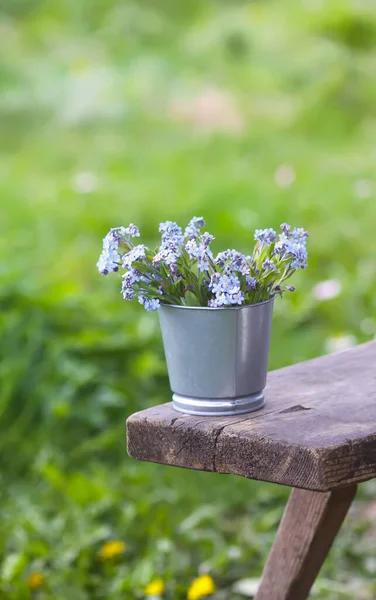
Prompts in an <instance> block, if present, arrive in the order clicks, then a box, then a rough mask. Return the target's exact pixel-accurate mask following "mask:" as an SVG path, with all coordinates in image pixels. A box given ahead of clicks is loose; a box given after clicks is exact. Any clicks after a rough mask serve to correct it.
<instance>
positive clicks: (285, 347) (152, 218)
mask: <svg viewBox="0 0 376 600" xmlns="http://www.w3.org/2000/svg"><path fill="white" fill-rule="evenodd" d="M0 6H1V20H0V38H1V41H2V53H1V56H0V68H1V71H0V83H1V99H0V112H1V122H2V134H1V162H0V169H1V185H2V193H1V200H0V202H1V219H0V229H1V236H0V256H1V266H0V269H1V271H0V272H1V293H0V303H1V311H0V328H1V337H0V340H1V341H0V352H1V357H0V358H1V360H0V390H1V392H0V419H1V435H0V448H1V454H0V456H1V458H0V460H1V475H0V477H1V491H0V494H1V525H0V597H1V598H4V599H9V600H20V599H22V600H23V599H28V598H31V597H37V598H39V599H41V600H47V599H51V600H67V599H68V598H69V599H70V600H99V599H101V600H118V599H120V598H124V599H129V600H133V599H142V598H144V597H145V592H144V589H145V586H146V585H147V584H148V583H149V582H150V581H151V580H152V579H154V578H155V577H161V578H162V579H163V580H164V582H165V585H166V591H165V594H164V598H166V599H170V600H183V599H184V598H186V594H187V589H188V587H189V585H190V583H191V581H192V579H193V578H195V577H196V576H197V575H198V574H200V573H202V572H205V571H209V572H210V573H211V575H212V577H213V579H214V581H215V584H216V586H217V589H218V591H217V592H216V594H215V595H214V596H213V598H215V600H221V599H222V600H230V599H231V600H241V598H245V597H246V598H250V597H251V595H252V586H253V587H254V584H255V581H253V580H254V579H257V578H258V577H259V576H260V574H261V570H262V565H263V562H264V560H265V557H266V555H267V552H268V549H269V546H270V544H271V541H272V538H273V536H274V531H275V528H276V525H277V523H278V520H279V518H280V515H281V511H282V507H283V504H284V502H285V500H286V498H287V495H288V490H287V489H285V488H283V487H278V486H272V485H267V484H260V483H254V482H251V481H246V480H242V479H240V478H235V477H230V476H220V475H215V474H207V473H196V472H189V471H182V470H178V469H170V468H167V467H162V466H157V465H149V464H142V463H136V462H135V461H133V460H131V459H129V458H128V457H127V455H126V450H125V428H124V423H125V419H126V417H127V416H128V415H129V414H131V413H132V412H134V411H136V410H139V409H142V408H146V407H148V406H150V405H153V404H156V403H160V402H164V401H167V400H169V398H170V392H169V387H168V381H167V375H166V367H165V362H164V357H163V351H162V347H161V338H160V334H159V329H158V321H157V315H156V314H147V313H145V312H144V311H143V309H142V308H141V307H139V306H138V305H135V306H133V305H131V304H128V303H125V302H124V301H123V300H122V299H121V296H120V293H119V289H120V287H119V286H120V282H119V280H118V278H116V277H113V278H110V277H108V278H101V277H100V276H99V275H98V274H97V272H96V268H95V263H96V261H97V258H98V256H99V253H100V251H101V240H102V237H103V236H104V235H105V234H106V233H107V231H108V229H109V228H110V227H112V226H117V225H127V224H128V223H129V222H134V223H136V224H137V225H138V226H139V227H140V229H141V232H142V235H143V240H142V241H145V243H147V244H151V245H153V244H156V243H157V237H158V233H157V230H158V223H159V222H160V221H163V220H166V219H169V220H176V221H178V222H179V223H180V224H181V225H185V224H186V222H187V221H188V220H189V219H190V218H191V217H192V216H193V215H196V216H201V215H202V216H204V217H205V218H206V220H207V225H208V229H209V231H210V232H211V233H213V234H214V235H215V236H216V241H215V243H214V249H215V250H219V249H224V248H227V247H236V248H237V249H239V250H242V251H249V249H250V247H251V244H252V236H253V230H254V229H255V228H257V227H276V228H277V227H278V226H279V224H280V223H281V222H283V221H287V222H291V223H292V224H293V225H296V226H303V227H305V228H307V229H308V230H309V232H310V239H309V253H310V261H309V268H308V270H307V271H306V272H304V273H302V274H297V275H296V277H295V280H294V283H295V285H296V287H297V292H296V293H295V294H294V295H289V296H288V297H285V298H284V299H282V300H280V301H279V302H278V303H276V310H275V317H274V326H273V342H272V348H271V357H270V366H271V368H278V367H281V366H284V365H288V364H291V363H294V362H298V361H302V360H305V359H308V358H310V357H313V356H317V355H320V354H323V353H325V352H331V351H334V350H338V349H343V348H347V347H348V346H350V345H353V344H356V343H360V342H363V341H366V340H369V339H372V338H373V337H374V335H375V331H376V320H375V308H376V297H375V292H376V281H375V272H376V261H375V251H376V236H375V223H376V203H375V191H376V187H375V186H376V180H375V159H376V145H375V134H376V77H375V73H376V6H375V5H372V3H371V2H367V1H364V2H362V1H355V0H354V1H353V2H350V1H345V0H341V1H340V0H338V1H332V0H327V1H326V2H323V1H321V0H305V1H304V2H298V1H297V0H284V2H278V1H272V0H264V1H258V2H257V1H254V2H245V1H234V2H232V3H228V2H223V1H221V0H218V1H210V0H200V1H199V0H180V1H179V2H175V1H172V0H154V1H151V0H138V1H135V0H126V1H124V0H123V1H121V0H87V1H85V2H84V1H83V0H55V1H54V2H49V1H47V0H45V1H43V0H2V1H1V2H0ZM375 492H376V486H375V485H374V484H372V483H368V484H365V485H364V486H362V489H361V492H360V494H359V495H358V497H357V502H356V504H355V506H354V508H353V510H352V512H351V514H350V516H349V518H348V520H347V523H346V527H345V528H344V530H343V531H342V533H341V535H340V536H339V538H338V540H337V542H336V545H335V547H334V548H333V550H332V552H331V555H330V558H329V560H328V561H327V563H326V565H325V566H324V568H323V570H322V573H321V576H320V578H319V580H318V581H317V583H316V585H315V587H314V590H313V592H312V597H315V598H319V599H330V600H337V599H338V600H341V599H344V600H345V599H347V598H357V600H372V599H373V598H375V597H376V584H375V575H376V548H375V544H374V535H375V533H376V531H375V515H376V504H375ZM111 540H112V541H113V540H118V541H123V542H124V543H125V544H126V549H125V552H124V553H123V554H120V555H119V556H116V557H115V556H114V557H113V558H108V559H107V560H101V559H100V556H99V554H98V552H100V550H101V548H102V549H103V544H105V543H106V542H108V541H111ZM31 573H41V576H42V577H43V581H42V582H40V583H41V585H35V586H34V587H35V589H34V590H32V589H30V588H32V587H33V580H32V579H30V574H31ZM28 578H29V579H28ZM246 578H252V580H251V581H250V582H245V583H244V582H243V584H242V585H241V586H239V581H242V580H244V579H246ZM34 583H35V582H34ZM37 583H38V582H37ZM234 585H235V588H234V587H233V586H234ZM236 590H238V591H236ZM242 594H244V595H242ZM271 600H272V599H271Z"/></svg>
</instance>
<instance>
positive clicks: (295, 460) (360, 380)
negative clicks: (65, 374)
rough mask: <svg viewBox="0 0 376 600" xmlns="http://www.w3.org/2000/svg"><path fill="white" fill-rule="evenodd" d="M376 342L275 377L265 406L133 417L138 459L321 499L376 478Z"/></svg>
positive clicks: (161, 410)
mask: <svg viewBox="0 0 376 600" xmlns="http://www.w3.org/2000/svg"><path fill="white" fill-rule="evenodd" d="M375 365H376V342H371V343H368V344H363V345H361V346H358V347H356V348H353V349H351V350H347V351H345V352H341V353H338V354H332V355H329V356H323V357H321V358H318V359H314V360H311V361H308V362H304V363H300V364H298V365H294V366H292V367H287V368H284V369H281V370H279V371H274V372H272V373H270V374H269V377H268V384H267V388H266V405H265V408H263V409H262V410H260V411H257V412H255V413H250V414H248V415H243V416H241V415H240V416H238V417H217V418H212V417H193V416H189V415H182V414H179V413H177V412H175V411H174V410H173V408H172V405H171V403H168V404H163V405H160V406H156V407H153V408H150V409H147V410H144V411H142V412H139V413H136V414H134V415H132V416H131V417H130V418H129V419H128V421H127V430H128V452H129V454H130V455H131V456H133V457H134V458H137V459H139V460H145V461H152V462H158V463H163V464H167V465H173V466H178V467H186V468H190V469H201V470H204V471H216V472H218V473H233V474H237V475H242V476H244V477H248V478H251V479H258V480H263V481H270V482H274V483H280V484H283V485H289V486H292V487H298V488H305V489H309V490H317V491H330V490H334V489H336V488H341V487H346V486H348V485H351V484H353V483H358V482H361V481H365V480H367V479H371V478H373V477H375V476H376V368H375Z"/></svg>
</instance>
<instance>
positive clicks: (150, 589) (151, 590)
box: [145, 579, 165, 596]
mask: <svg viewBox="0 0 376 600" xmlns="http://www.w3.org/2000/svg"><path fill="white" fill-rule="evenodd" d="M164 590H165V584H164V582H163V580H162V579H153V581H151V582H150V583H149V585H147V586H146V588H145V595H146V596H161V595H162V594H163V592H164Z"/></svg>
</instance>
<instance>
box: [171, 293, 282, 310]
mask: <svg viewBox="0 0 376 600" xmlns="http://www.w3.org/2000/svg"><path fill="white" fill-rule="evenodd" d="M275 298H276V296H275V295H274V296H272V297H271V298H268V300H263V301H262V302H257V303H256V304H244V305H242V306H221V307H218V308H212V307H211V306H183V305H181V304H163V303H162V302H161V304H160V308H163V309H166V308H167V309H169V308H178V309H183V310H207V311H217V312H218V311H222V312H223V311H225V310H231V311H233V310H246V309H250V308H255V307H256V306H262V305H263V304H269V303H271V302H273V301H274V300H275Z"/></svg>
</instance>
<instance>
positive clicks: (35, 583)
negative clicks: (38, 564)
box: [27, 571, 44, 590]
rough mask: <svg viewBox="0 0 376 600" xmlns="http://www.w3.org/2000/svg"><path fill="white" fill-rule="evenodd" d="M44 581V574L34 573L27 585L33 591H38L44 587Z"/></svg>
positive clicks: (28, 579) (31, 574)
mask: <svg viewBox="0 0 376 600" xmlns="http://www.w3.org/2000/svg"><path fill="white" fill-rule="evenodd" d="M43 579H44V576H43V573H39V571H33V572H32V573H30V575H29V577H28V578H27V585H28V586H29V588H30V589H31V590H36V589H37V588H39V587H40V586H41V585H42V583H43Z"/></svg>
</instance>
